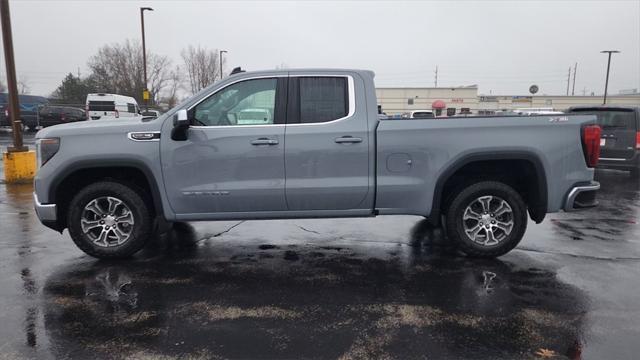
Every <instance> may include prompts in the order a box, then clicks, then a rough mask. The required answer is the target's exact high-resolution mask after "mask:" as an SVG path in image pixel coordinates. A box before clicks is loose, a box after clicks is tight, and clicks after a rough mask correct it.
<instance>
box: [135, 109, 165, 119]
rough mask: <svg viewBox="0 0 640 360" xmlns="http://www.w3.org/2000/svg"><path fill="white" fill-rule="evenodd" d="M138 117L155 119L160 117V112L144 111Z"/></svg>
mask: <svg viewBox="0 0 640 360" xmlns="http://www.w3.org/2000/svg"><path fill="white" fill-rule="evenodd" d="M140 115H142V116H143V117H154V118H157V117H158V116H160V115H162V113H160V111H158V110H145V111H142V112H141V113H140Z"/></svg>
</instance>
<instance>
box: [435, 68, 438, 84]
mask: <svg viewBox="0 0 640 360" xmlns="http://www.w3.org/2000/svg"><path fill="white" fill-rule="evenodd" d="M434 85H435V87H438V65H436V78H435V82H434Z"/></svg>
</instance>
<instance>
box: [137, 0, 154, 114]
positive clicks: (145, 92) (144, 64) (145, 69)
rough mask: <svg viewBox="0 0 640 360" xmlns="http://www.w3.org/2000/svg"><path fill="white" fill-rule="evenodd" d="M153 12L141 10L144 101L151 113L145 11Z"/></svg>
mask: <svg viewBox="0 0 640 360" xmlns="http://www.w3.org/2000/svg"><path fill="white" fill-rule="evenodd" d="M145 10H149V11H153V9H152V8H150V7H141V8H140V25H141V26H142V68H143V71H144V90H143V92H142V99H143V100H144V106H145V110H146V111H149V89H148V88H147V48H146V44H145V39H144V11H145Z"/></svg>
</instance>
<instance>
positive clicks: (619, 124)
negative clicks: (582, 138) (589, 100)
mask: <svg viewBox="0 0 640 360" xmlns="http://www.w3.org/2000/svg"><path fill="white" fill-rule="evenodd" d="M571 112H581V113H588V114H594V115H596V116H597V117H598V124H599V125H600V126H602V128H603V129H613V128H619V129H635V128H636V116H635V113H634V112H633V111H631V110H627V111H625V110H596V109H576V110H572V111H571Z"/></svg>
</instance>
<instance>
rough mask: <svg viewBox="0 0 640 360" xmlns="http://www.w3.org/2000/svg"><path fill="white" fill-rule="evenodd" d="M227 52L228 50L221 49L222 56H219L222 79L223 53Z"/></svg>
mask: <svg viewBox="0 0 640 360" xmlns="http://www.w3.org/2000/svg"><path fill="white" fill-rule="evenodd" d="M226 52H227V50H220V56H218V57H219V58H220V80H222V54H224V53H226Z"/></svg>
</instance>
